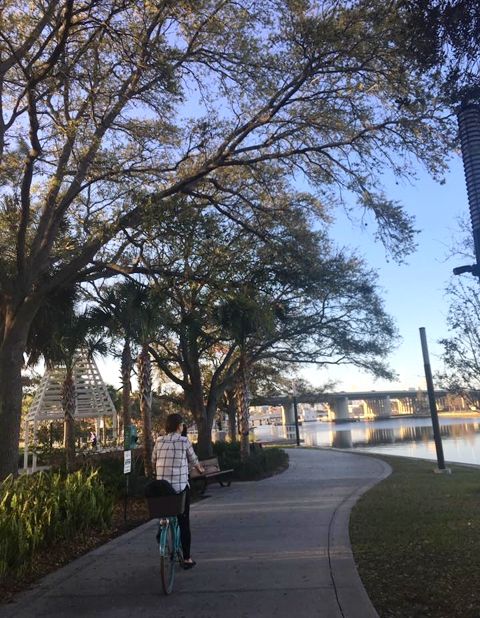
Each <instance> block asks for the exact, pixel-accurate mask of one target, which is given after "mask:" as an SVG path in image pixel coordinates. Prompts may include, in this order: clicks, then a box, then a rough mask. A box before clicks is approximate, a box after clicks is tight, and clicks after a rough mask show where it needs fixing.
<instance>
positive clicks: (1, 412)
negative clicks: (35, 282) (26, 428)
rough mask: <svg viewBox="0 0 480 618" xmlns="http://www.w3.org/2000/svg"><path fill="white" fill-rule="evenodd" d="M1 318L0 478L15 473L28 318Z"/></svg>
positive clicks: (29, 320) (28, 325) (16, 468)
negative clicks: (2, 321) (11, 319)
mask: <svg viewBox="0 0 480 618" xmlns="http://www.w3.org/2000/svg"><path fill="white" fill-rule="evenodd" d="M32 317H33V316H29V317H28V318H26V317H22V318H21V317H20V316H18V315H17V316H16V318H15V323H13V322H10V323H9V319H8V316H7V317H6V319H5V327H4V332H3V341H2V344H1V346H0V481H2V480H3V479H4V478H5V477H7V476H8V475H9V474H13V475H14V476H16V475H17V474H18V442H19V438H20V425H21V419H22V366H23V352H24V350H25V342H26V338H27V333H28V329H29V327H30V323H31V318H32Z"/></svg>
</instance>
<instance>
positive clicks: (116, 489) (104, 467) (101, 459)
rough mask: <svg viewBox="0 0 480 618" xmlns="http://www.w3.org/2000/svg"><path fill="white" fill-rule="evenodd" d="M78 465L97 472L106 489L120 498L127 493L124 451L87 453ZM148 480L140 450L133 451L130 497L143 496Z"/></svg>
mask: <svg viewBox="0 0 480 618" xmlns="http://www.w3.org/2000/svg"><path fill="white" fill-rule="evenodd" d="M77 463H78V465H79V466H81V467H82V469H87V470H88V469H91V470H96V471H97V474H98V478H99V479H100V481H101V482H102V483H103V484H104V485H105V488H106V489H107V490H108V491H109V492H111V493H113V494H114V496H115V497H117V498H119V497H120V496H123V495H124V492H125V474H124V473H123V451H114V452H110V453H95V452H94V451H93V452H92V451H87V452H86V453H85V454H84V456H83V458H78V459H77ZM146 482H147V479H146V478H145V476H144V473H143V457H142V454H141V451H140V449H135V450H132V471H131V472H130V478H129V495H143V488H144V487H145V485H146Z"/></svg>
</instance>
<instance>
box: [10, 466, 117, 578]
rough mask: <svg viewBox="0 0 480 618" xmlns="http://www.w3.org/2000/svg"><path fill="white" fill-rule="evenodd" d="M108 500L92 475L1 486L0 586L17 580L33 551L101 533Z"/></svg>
mask: <svg viewBox="0 0 480 618" xmlns="http://www.w3.org/2000/svg"><path fill="white" fill-rule="evenodd" d="M112 516H113V498H112V496H111V495H110V494H109V492H107V491H106V490H105V487H104V486H103V484H102V483H101V481H100V480H99V478H98V474H97V472H96V471H93V470H90V471H82V470H78V471H77V472H73V473H71V474H62V473H59V472H51V471H48V472H39V473H37V474H33V475H31V476H21V477H19V478H16V479H14V478H13V477H12V476H9V477H7V478H6V479H5V480H4V481H3V482H2V483H1V484H0V580H2V579H4V578H6V577H7V576H18V575H22V573H24V572H25V571H26V570H27V568H28V567H29V565H30V564H31V562H32V559H33V557H34V555H35V552H36V550H38V549H39V548H41V547H44V546H47V545H50V544H54V543H56V542H57V541H59V540H62V539H72V538H75V537H76V536H78V535H81V534H82V533H84V532H85V531H87V530H89V529H93V528H95V529H105V528H106V526H108V525H109V524H110V522H111V521H112Z"/></svg>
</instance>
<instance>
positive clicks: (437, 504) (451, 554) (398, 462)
mask: <svg viewBox="0 0 480 618" xmlns="http://www.w3.org/2000/svg"><path fill="white" fill-rule="evenodd" d="M381 459H383V460H384V461H386V462H388V463H389V464H390V465H391V466H392V468H393V473H392V475H391V476H390V477H389V478H388V479H386V480H385V481H383V482H382V483H380V484H379V485H377V486H375V487H374V488H373V489H371V490H370V491H369V492H367V494H365V495H364V496H363V498H362V499H361V500H360V501H359V502H358V503H357V504H356V506H355V508H354V509H353V512H352V517H351V520H350V535H351V540H352V547H353V552H354V555H355V560H356V563H357V566H358V569H359V572H360V576H361V578H362V581H363V583H364V585H365V588H366V590H367V592H368V594H369V596H370V598H371V600H372V602H373V604H374V606H375V608H376V610H377V612H378V613H379V615H380V617H381V618H400V617H401V618H426V617H430V616H432V617H434V618H480V470H479V469H475V468H467V467H462V466H457V465H452V466H449V467H451V469H452V472H453V474H452V475H451V476H448V475H437V474H434V473H433V469H434V467H435V462H424V461H419V460H414V459H407V458H401V457H383V456H382V457H381Z"/></svg>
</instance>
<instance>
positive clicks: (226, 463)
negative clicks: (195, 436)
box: [213, 442, 288, 481]
mask: <svg viewBox="0 0 480 618" xmlns="http://www.w3.org/2000/svg"><path fill="white" fill-rule="evenodd" d="M213 454H214V456H215V457H217V458H218V463H219V465H220V469H221V470H230V469H233V471H234V479H236V480H237V481H256V480H259V479H261V478H264V477H266V476H271V475H272V474H274V473H275V472H277V471H283V470H284V469H285V468H287V467H288V455H287V453H286V452H285V451H284V450H282V449H280V448H273V447H272V448H260V447H259V446H258V445H255V444H252V445H251V450H250V457H249V458H248V459H246V460H245V461H242V460H241V458H240V442H215V443H214V444H213Z"/></svg>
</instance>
